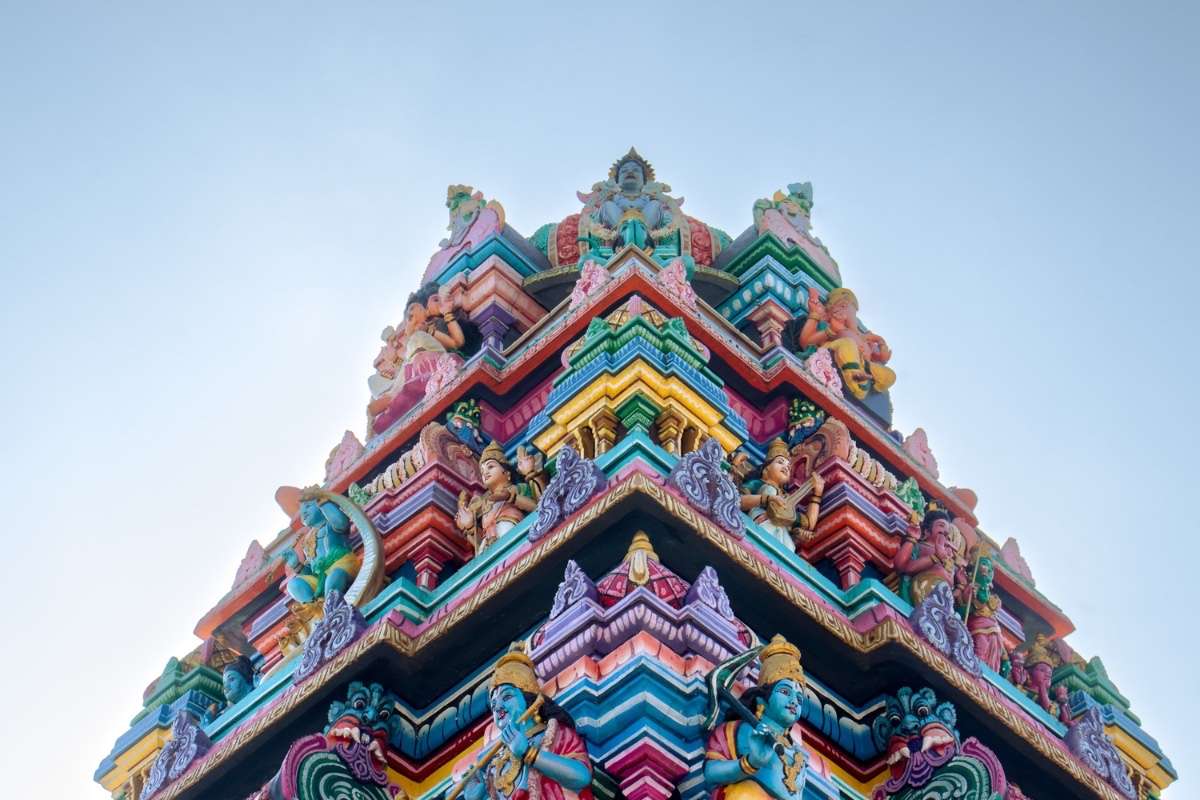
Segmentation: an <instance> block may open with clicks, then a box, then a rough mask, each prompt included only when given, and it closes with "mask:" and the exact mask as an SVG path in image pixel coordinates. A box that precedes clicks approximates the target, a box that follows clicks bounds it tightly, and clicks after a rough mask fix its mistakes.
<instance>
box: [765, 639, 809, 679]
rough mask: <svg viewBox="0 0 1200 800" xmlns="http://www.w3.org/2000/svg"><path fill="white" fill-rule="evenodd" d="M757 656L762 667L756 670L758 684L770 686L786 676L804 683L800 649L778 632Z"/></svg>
mask: <svg viewBox="0 0 1200 800" xmlns="http://www.w3.org/2000/svg"><path fill="white" fill-rule="evenodd" d="M758 657H759V658H760V659H761V660H762V669H760V670H759V671H758V685H759V686H770V685H771V684H773V683H776V682H778V681H782V680H785V679H787V678H791V679H792V680H794V681H795V682H796V683H798V684H800V685H804V668H803V667H801V666H800V649H799V648H798V647H796V645H794V644H792V643H791V642H789V641H788V640H787V639H785V638H783V637H782V636H780V635H779V634H775V636H773V637H772V638H771V643H770V644H768V645H767V646H766V647H764V648H763V649H762V652H761V653H759V656H758Z"/></svg>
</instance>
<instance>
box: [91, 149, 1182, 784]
mask: <svg viewBox="0 0 1200 800" xmlns="http://www.w3.org/2000/svg"><path fill="white" fill-rule="evenodd" d="M606 164H608V159H603V160H600V159H599V158H598V160H597V165H598V166H597V174H599V175H603V174H604V168H605V165H606ZM663 171H665V167H663V166H662V165H661V164H660V165H659V167H658V169H657V170H656V169H655V167H653V166H651V164H650V161H649V160H648V159H647V158H645V157H643V156H642V155H641V154H640V153H638V152H637V151H636V150H633V149H630V150H629V151H628V152H626V153H625V154H624V155H621V156H620V157H619V158H617V159H616V161H615V163H613V164H612V166H611V168H609V171H608V176H607V178H606V179H604V180H602V181H600V182H598V183H597V184H596V185H595V186H593V188H592V190H591V191H590V192H587V193H581V194H580V195H579V196H578V197H579V203H580V204H581V205H576V206H575V211H574V212H573V213H571V214H569V215H568V216H567V217H566V218H565V219H563V220H561V221H559V222H556V223H551V224H549V225H545V226H542V227H541V228H539V229H537V230H536V231H534V232H533V233H532V235H531V236H529V238H526V237H525V236H523V235H522V234H521V233H519V232H518V231H516V230H515V229H514V228H513V227H512V226H511V225H507V224H505V222H504V215H503V211H502V209H500V207H499V205H498V204H497V203H495V202H494V201H487V200H485V198H484V197H483V195H482V194H481V193H480V192H477V191H475V190H474V189H473V188H471V187H467V186H452V187H451V188H450V191H449V192H448V194H447V210H448V212H449V215H450V221H449V222H450V224H449V229H450V233H449V236H448V237H447V238H446V239H445V240H444V241H443V242H442V243H441V245H440V246H439V248H438V249H437V251H436V252H435V253H434V254H433V257H432V259H431V260H430V261H429V263H428V265H425V264H420V263H418V264H410V265H405V269H404V270H398V271H397V274H416V272H415V271H413V270H416V271H418V272H419V271H420V270H421V268H422V267H423V266H424V267H425V268H426V269H425V274H424V276H423V280H422V282H421V284H420V285H399V284H397V283H395V282H384V283H380V284H378V285H372V286H370V287H366V288H365V289H364V291H369V292H371V293H372V294H374V295H380V296H385V297H389V298H391V299H392V300H393V301H394V302H395V304H396V307H397V308H402V309H403V313H402V314H397V316H400V317H401V318H402V321H401V322H400V323H399V324H398V325H396V326H395V327H389V328H387V329H385V331H384V341H383V346H382V349H381V351H380V353H379V355H378V357H377V358H376V359H375V362H374V365H373V366H374V374H373V375H371V377H370V379H369V392H368V391H362V392H361V394H360V395H359V396H360V398H361V400H362V401H363V402H364V403H366V404H368V408H369V414H368V422H367V425H366V426H365V428H363V427H357V426H356V427H355V428H354V430H352V431H348V432H347V433H345V434H343V435H342V437H341V441H340V442H338V444H337V446H336V447H334V448H333V451H332V452H329V450H328V446H329V442H327V441H320V440H318V441H315V442H314V448H315V449H314V451H313V452H314V453H318V454H319V456H324V454H325V453H326V452H329V458H328V459H327V460H326V461H325V464H324V467H323V468H322V465H321V464H320V457H319V456H318V457H317V460H316V461H315V462H314V464H313V465H311V466H312V471H311V474H298V475H295V476H291V477H292V478H293V480H292V481H291V483H293V484H296V485H301V486H303V485H306V484H313V485H311V486H310V487H309V488H308V489H305V490H300V489H296V488H284V489H281V490H280V491H279V493H278V494H277V499H278V500H279V503H280V506H281V507H282V508H283V509H284V511H285V516H284V517H283V518H281V519H280V527H279V529H278V530H261V529H254V528H253V526H252V524H251V523H250V522H249V521H240V520H231V521H230V524H233V525H243V526H244V527H245V535H246V538H247V540H248V541H251V540H252V541H251V543H250V546H249V548H248V549H247V551H246V556H245V558H244V559H242V561H241V563H240V565H239V564H235V563H230V565H229V579H230V580H229V582H228V583H227V584H226V585H227V586H229V590H228V591H227V592H226V593H225V594H224V595H223V596H221V597H219V598H213V600H214V604H213V606H212V608H211V609H210V610H209V611H208V612H206V613H205V614H204V616H203V617H202V618H201V619H200V620H199V621H196V622H195V623H194V628H193V630H194V632H195V634H196V636H197V640H196V644H195V646H194V648H193V649H192V650H190V651H189V652H187V653H184V654H182V655H177V656H176V657H172V658H169V659H164V660H165V662H166V666H165V668H163V669H162V670H161V672H159V673H158V674H156V675H153V676H147V679H148V684H147V686H146V689H145V691H144V692H143V694H142V696H141V697H140V698H128V700H129V701H131V705H132V706H133V711H134V712H135V715H134V716H133V718H132V722H131V724H130V725H129V726H128V727H127V728H126V729H125V730H123V731H115V732H114V733H115V734H116V737H115V741H114V744H113V746H112V747H111V749H110V752H109V753H108V754H107V755H106V756H104V758H103V760H102V761H101V762H100V764H99V766H98V768H97V770H96V780H97V781H98V782H99V783H100V785H101V786H102V787H103V788H104V790H105V791H107V792H108V793H109V794H110V795H111V796H112V797H113V798H115V800H146V798H153V799H154V800H160V798H161V800H217V799H218V798H220V799H221V800H226V799H227V798H253V799H254V800H284V799H285V798H286V799H287V800H316V799H317V798H322V799H324V798H330V797H353V798H366V799H367V800H397V798H403V800H577V799H579V798H582V799H583V800H588V799H589V798H594V800H702V798H712V797H716V798H724V800H751V799H752V798H753V799H757V800H765V799H766V798H770V799H771V800H868V798H870V800H917V798H920V799H921V800H951V798H981V799H982V798H987V800H1022V798H1033V799H1034V800H1037V799H1038V798H1040V799H1041V800H1063V799H1064V798H1069V799H1071V800H1084V799H1087V800H1092V799H1093V798H1100V799H1101V800H1119V799H1120V798H1124V800H1150V799H1151V798H1159V797H1161V796H1162V792H1163V790H1164V789H1166V788H1167V787H1168V786H1170V785H1171V783H1172V781H1173V780H1174V779H1175V777H1176V770H1175V768H1174V766H1173V765H1172V764H1171V761H1170V760H1169V758H1168V757H1167V756H1166V754H1164V753H1163V752H1162V750H1161V748H1160V747H1159V746H1158V744H1157V743H1156V741H1155V740H1154V738H1153V736H1151V734H1150V733H1149V732H1147V731H1146V730H1144V729H1143V727H1142V722H1141V721H1140V719H1139V717H1138V716H1137V714H1136V712H1135V709H1134V707H1133V704H1132V701H1131V700H1130V699H1129V698H1128V697H1126V695H1125V694H1123V693H1122V691H1121V689H1120V688H1119V687H1118V686H1117V685H1116V684H1115V682H1114V680H1113V678H1112V677H1111V676H1110V675H1109V674H1108V673H1107V671H1106V670H1105V668H1104V664H1103V661H1102V660H1101V659H1100V658H1099V657H1098V656H1096V655H1095V654H1081V653H1080V652H1078V651H1076V650H1075V649H1074V648H1073V647H1072V645H1071V643H1070V636H1071V633H1072V631H1073V627H1074V626H1073V624H1072V622H1071V620H1070V618H1069V617H1068V616H1067V613H1066V612H1065V611H1064V610H1063V609H1064V608H1070V607H1072V606H1075V605H1077V604H1078V603H1080V602H1083V601H1082V600H1081V599H1079V598H1056V601H1052V600H1051V599H1049V598H1047V597H1046V596H1045V595H1044V594H1043V590H1042V589H1041V588H1039V587H1038V585H1036V584H1035V583H1034V581H1033V571H1032V570H1031V568H1030V565H1029V564H1028V563H1027V562H1026V560H1025V558H1024V557H1023V556H1022V555H1021V551H1020V549H1019V547H1018V545H1017V544H1016V541H1015V540H1014V539H1012V538H1010V536H1009V534H1010V533H1011V534H1013V535H1016V536H1019V535H1020V534H1021V532H1020V531H1011V532H1009V531H1006V532H1005V534H1004V536H1002V537H999V538H994V537H993V536H992V535H991V534H989V532H988V531H987V529H986V526H987V521H986V520H985V519H981V518H980V517H981V516H982V515H981V514H980V513H977V511H976V505H977V499H978V498H977V496H976V494H975V493H974V492H971V491H969V490H965V489H961V488H953V487H952V486H950V485H947V484H943V483H942V482H941V481H942V478H941V477H940V472H939V469H938V464H937V462H936V461H935V460H934V459H933V454H932V452H931V451H930V450H929V446H928V445H929V440H930V438H935V439H936V437H927V436H926V435H925V433H924V428H928V429H929V430H930V431H932V432H936V430H937V424H938V421H937V420H932V419H929V420H921V423H922V424H923V428H921V429H918V431H917V432H914V433H913V434H911V435H909V436H908V437H905V436H904V435H902V434H901V433H900V432H898V431H896V430H895V429H894V428H893V426H892V421H891V413H892V402H893V399H894V401H895V402H896V404H897V405H898V406H901V407H902V406H903V403H904V394H903V389H904V386H905V383H904V382H902V381H899V382H898V381H897V379H896V375H897V371H904V370H905V369H906V368H907V369H909V370H912V369H913V368H914V367H913V365H912V364H911V362H909V363H906V362H905V358H904V353H905V352H910V353H911V352H914V351H915V350H916V348H912V347H904V346H902V345H901V343H900V342H896V344H897V350H896V356H895V358H893V357H892V352H891V350H890V348H889V347H888V344H887V343H885V342H884V340H883V339H882V337H880V336H878V335H876V334H873V333H871V332H870V328H869V327H868V326H867V324H866V321H865V320H860V319H859V316H858V314H859V311H858V302H857V299H856V298H855V296H854V294H852V293H851V292H850V291H849V290H847V289H846V288H845V287H843V286H842V279H841V274H842V270H841V269H840V268H839V267H838V265H837V264H836V262H834V261H833V259H832V257H831V256H830V255H829V251H828V249H827V247H826V245H825V244H823V243H821V241H820V240H819V239H818V238H817V237H816V235H815V233H814V220H813V218H812V212H813V206H812V196H813V194H812V187H811V185H809V184H805V183H797V182H792V183H783V182H781V183H779V184H776V185H780V186H786V187H787V188H786V190H781V191H780V192H778V193H776V194H775V195H774V196H772V197H770V198H768V199H763V200H759V201H758V202H754V201H753V197H754V196H753V195H747V196H746V197H744V198H742V199H741V200H739V201H738V203H741V204H743V208H749V207H751V205H753V213H752V214H749V213H748V214H746V215H745V216H744V218H743V219H741V220H729V221H728V222H731V223H740V226H741V232H740V233H739V234H738V235H737V236H735V237H730V236H727V235H725V234H724V233H723V232H721V230H720V229H718V228H716V227H713V226H712V225H709V224H708V223H706V222H702V221H700V220H697V219H695V218H693V217H689V216H687V215H686V214H685V213H684V212H683V200H682V198H681V197H679V196H677V195H674V194H672V191H671V189H670V188H669V187H668V186H667V185H666V183H664V182H663V181H662V179H661V177H660V176H659V174H658V173H660V172H663ZM543 172H544V170H543ZM566 198H567V200H569V201H570V200H572V195H571V194H570V193H569V192H568V193H567V194H566ZM817 222H819V220H818V221H817ZM435 237H436V233H434V232H431V234H430V240H431V241H432V240H433V239H434V238H435ZM849 269H850V268H849V265H847V272H849ZM401 283H404V282H401ZM414 283H415V281H414ZM874 302H878V301H874ZM874 302H873V303H872V307H873V306H874ZM388 322H392V323H394V322H395V319H394V318H393V319H391V320H386V319H381V320H377V321H375V322H370V321H366V322H364V325H368V326H377V325H380V324H385V323H388ZM370 329H371V328H367V330H368V331H369V330H370ZM362 367H363V374H364V375H366V374H370V373H371V372H372V365H371V364H363V365H362ZM894 370H895V371H894ZM350 391H354V390H353V388H351V389H350ZM893 394H895V396H894V398H893ZM293 402H296V403H303V402H305V399H304V397H303V396H302V395H295V396H294V397H293ZM962 413H963V414H971V413H972V411H971V409H970V407H969V406H966V405H964V406H963V411H962ZM354 422H355V420H331V421H330V425H329V427H328V430H330V431H342V430H343V429H345V428H346V427H347V425H348V424H349V425H352V424H354ZM980 422H981V423H982V422H984V420H980ZM297 435H303V432H297ZM325 435H326V436H327V435H328V434H325ZM318 439H319V437H318ZM939 441H940V440H939ZM247 446H248V447H253V446H254V445H253V443H252V442H251V443H248V444H247ZM262 446H263V447H266V446H268V442H267V440H265V439H264V441H263V443H262ZM996 446H997V447H1006V446H1010V445H1009V444H1008V443H1007V440H1004V439H1003V437H1001V439H1000V441H999V442H998V444H997V445H996ZM941 472H945V469H942V470H941ZM955 477H956V478H957V477H959V476H955ZM961 477H962V479H963V480H964V481H969V478H970V476H961ZM305 478H307V480H304V479H305ZM228 479H229V476H228V475H214V476H213V477H212V486H211V487H208V488H210V489H215V488H216V487H217V486H219V485H220V482H221V481H224V480H228ZM1065 479H1066V480H1070V479H1071V478H1070V477H1069V476H1068V477H1067V478H1065ZM985 490H986V487H981V492H980V493H981V494H983V493H985ZM980 507H981V508H983V507H986V506H982V505H981V506H980ZM151 577H152V576H151ZM113 578H114V579H119V580H127V581H135V580H142V579H143V576H139V575H136V574H132V573H131V574H129V575H125V576H113ZM1097 585H1098V586H1099V585H1100V584H1099V583H1097ZM183 622H186V621H183ZM513 642H518V643H519V644H518V646H517V647H515V648H513V647H511V645H512V643H513ZM1154 669H1155V664H1154V663H1153V661H1152V660H1149V659H1148V660H1147V663H1146V670H1147V671H1148V672H1153V670H1154ZM960 732H962V733H960ZM968 733H969V735H966V734H968ZM1018 781H1019V785H1018V783H1017V782H1018Z"/></svg>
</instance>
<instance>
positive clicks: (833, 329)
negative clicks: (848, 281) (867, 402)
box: [800, 289, 896, 400]
mask: <svg viewBox="0 0 1200 800" xmlns="http://www.w3.org/2000/svg"><path fill="white" fill-rule="evenodd" d="M800 347H801V348H803V349H805V350H807V349H809V348H825V349H827V350H829V351H830V354H831V355H832V356H833V360H834V363H835V364H837V368H838V371H839V372H840V373H841V375H842V381H843V382H844V383H845V385H846V388H847V389H848V390H849V391H850V394H851V395H853V396H854V397H855V398H857V399H859V400H862V399H864V398H865V397H866V396H867V395H868V394H869V393H870V392H886V391H887V390H888V389H890V388H891V387H892V384H894V383H895V382H896V373H895V372H893V371H892V369H891V368H890V367H887V366H885V365H886V364H887V362H888V361H889V360H890V359H891V357H892V351H891V350H889V349H888V346H887V342H885V341H884V339H883V337H882V336H879V335H878V334H875V333H863V331H862V330H861V329H860V328H859V324H858V298H857V297H855V296H854V292H852V291H850V290H849V289H834V290H833V291H831V292H830V293H829V297H828V298H827V299H826V301H825V302H824V303H822V302H821V298H820V296H819V295H818V294H817V290H816V289H809V292H808V318H807V319H806V320H805V321H804V326H803V327H802V328H801V329H800Z"/></svg>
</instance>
